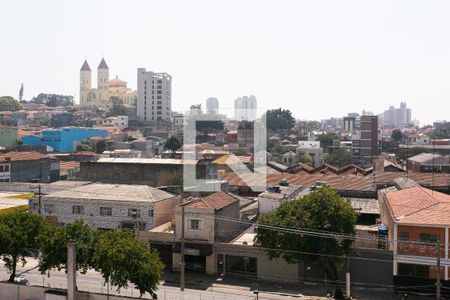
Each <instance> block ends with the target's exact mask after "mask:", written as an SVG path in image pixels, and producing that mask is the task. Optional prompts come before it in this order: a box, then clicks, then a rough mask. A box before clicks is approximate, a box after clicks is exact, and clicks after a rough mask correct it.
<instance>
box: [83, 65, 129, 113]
mask: <svg viewBox="0 0 450 300" xmlns="http://www.w3.org/2000/svg"><path fill="white" fill-rule="evenodd" d="M112 97H118V98H119V99H120V100H122V102H123V104H124V105H125V106H133V105H134V103H135V101H136V91H133V90H132V89H130V88H128V87H127V82H126V81H124V80H121V79H119V78H118V77H117V76H116V78H114V79H112V80H109V68H108V65H107V64H106V61H105V59H104V58H102V60H101V61H100V64H99V65H98V67H97V88H92V71H91V68H90V67H89V64H88V62H87V60H85V61H84V63H83V65H82V66H81V70H80V106H84V107H106V106H110V104H111V98H112Z"/></svg>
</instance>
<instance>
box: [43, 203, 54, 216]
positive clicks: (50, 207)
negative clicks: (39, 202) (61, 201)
mask: <svg viewBox="0 0 450 300" xmlns="http://www.w3.org/2000/svg"><path fill="white" fill-rule="evenodd" d="M44 212H46V213H48V214H51V213H54V212H55V204H44Z"/></svg>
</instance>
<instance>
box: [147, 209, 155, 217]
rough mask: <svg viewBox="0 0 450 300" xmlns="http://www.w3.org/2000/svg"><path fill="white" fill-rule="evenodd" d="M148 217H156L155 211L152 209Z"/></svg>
mask: <svg viewBox="0 0 450 300" xmlns="http://www.w3.org/2000/svg"><path fill="white" fill-rule="evenodd" d="M148 216H149V217H152V218H153V216H154V211H153V209H150V210H149V211H148Z"/></svg>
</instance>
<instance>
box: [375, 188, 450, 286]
mask: <svg viewBox="0 0 450 300" xmlns="http://www.w3.org/2000/svg"><path fill="white" fill-rule="evenodd" d="M379 201H380V209H381V219H382V222H383V224H384V225H385V226H386V227H387V230H388V238H389V241H390V243H389V249H390V250H392V251H393V253H394V265H393V275H394V284H401V285H419V283H420V284H421V285H425V284H433V283H434V282H435V279H436V274H437V272H438V270H437V267H436V257H437V255H440V257H441V268H440V270H439V272H440V276H441V279H442V280H445V281H447V280H448V279H449V272H448V271H449V270H448V269H449V266H450V260H449V249H448V245H449V227H450V196H449V195H446V194H443V193H440V192H436V191H433V190H430V189H427V188H424V187H420V186H419V185H417V184H416V183H415V182H413V181H411V180H408V181H406V180H404V181H403V184H402V186H399V185H397V187H391V188H388V189H385V190H382V191H380V196H379ZM438 241H439V242H440V247H439V248H438Z"/></svg>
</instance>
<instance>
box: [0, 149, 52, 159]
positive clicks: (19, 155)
mask: <svg viewBox="0 0 450 300" xmlns="http://www.w3.org/2000/svg"><path fill="white" fill-rule="evenodd" d="M46 157H48V155H45V154H42V153H39V152H28V151H24V152H8V153H5V154H1V155H0V161H5V160H7V159H10V160H11V161H23V160H37V159H42V158H46Z"/></svg>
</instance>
